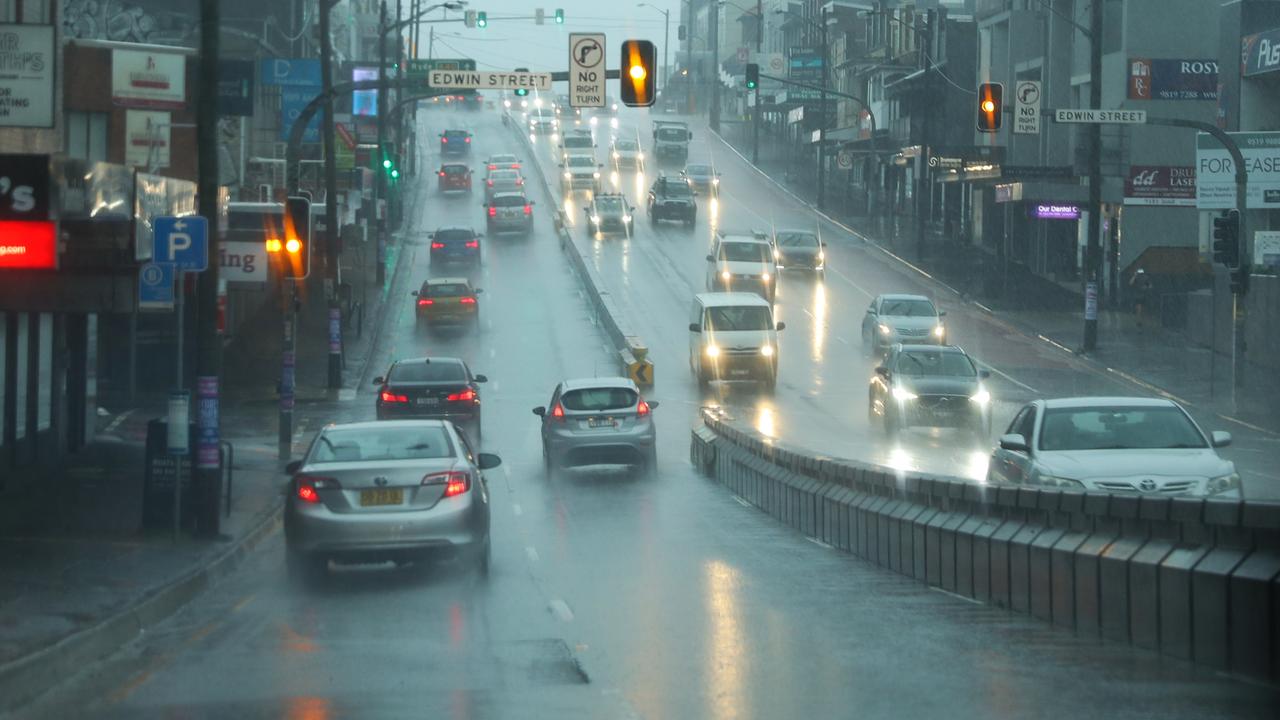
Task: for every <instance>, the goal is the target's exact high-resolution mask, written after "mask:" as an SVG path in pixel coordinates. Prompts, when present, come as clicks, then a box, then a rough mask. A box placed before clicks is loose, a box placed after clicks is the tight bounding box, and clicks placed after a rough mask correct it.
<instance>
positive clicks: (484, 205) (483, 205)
mask: <svg viewBox="0 0 1280 720" xmlns="http://www.w3.org/2000/svg"><path fill="white" fill-rule="evenodd" d="M480 207H482V208H487V207H489V203H484V202H482V203H480Z"/></svg>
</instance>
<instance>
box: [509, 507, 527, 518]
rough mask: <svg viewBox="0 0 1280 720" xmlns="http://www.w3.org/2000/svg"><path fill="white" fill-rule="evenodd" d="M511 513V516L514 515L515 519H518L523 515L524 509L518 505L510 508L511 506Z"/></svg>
mask: <svg viewBox="0 0 1280 720" xmlns="http://www.w3.org/2000/svg"><path fill="white" fill-rule="evenodd" d="M511 512H512V514H514V515H515V516H516V517H520V516H521V515H523V514H524V508H522V507H520V506H519V505H512V506H511Z"/></svg>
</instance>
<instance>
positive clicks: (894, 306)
mask: <svg viewBox="0 0 1280 720" xmlns="http://www.w3.org/2000/svg"><path fill="white" fill-rule="evenodd" d="M880 314H881V315H887V316H890V317H936V316H937V314H938V311H937V309H936V308H934V307H933V303H931V302H929V301H928V300H885V301H884V303H883V304H882V305H881V306H880Z"/></svg>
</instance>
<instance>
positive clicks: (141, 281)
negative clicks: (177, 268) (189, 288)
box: [138, 263, 173, 310]
mask: <svg viewBox="0 0 1280 720" xmlns="http://www.w3.org/2000/svg"><path fill="white" fill-rule="evenodd" d="M138 309H139V310H172V309H173V266H172V265H168V264H164V263H147V264H145V265H143V266H142V267H141V268H139V269H138Z"/></svg>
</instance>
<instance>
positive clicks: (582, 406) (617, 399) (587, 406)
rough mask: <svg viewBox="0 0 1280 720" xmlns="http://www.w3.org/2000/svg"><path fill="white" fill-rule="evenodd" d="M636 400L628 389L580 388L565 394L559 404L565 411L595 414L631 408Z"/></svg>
mask: <svg viewBox="0 0 1280 720" xmlns="http://www.w3.org/2000/svg"><path fill="white" fill-rule="evenodd" d="M636 400H637V395H636V392H635V391H634V390H632V389H630V388H618V387H604V388H582V389H581V390H570V391H568V392H566V393H565V394H564V395H562V396H561V397H560V404H562V405H564V409H565V410H570V411H574V410H576V411H580V412H581V411H586V412H595V411H599V410H623V409H628V408H633V407H635V405H636Z"/></svg>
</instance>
